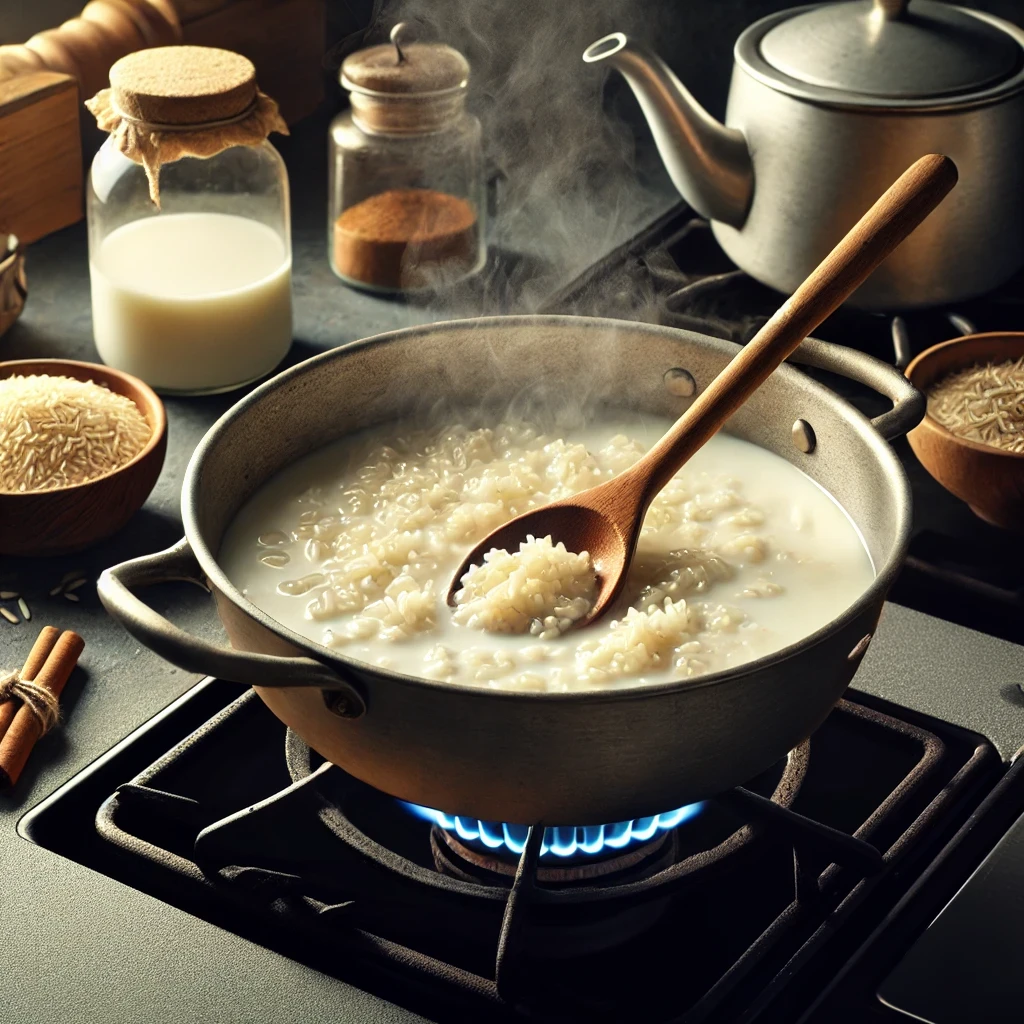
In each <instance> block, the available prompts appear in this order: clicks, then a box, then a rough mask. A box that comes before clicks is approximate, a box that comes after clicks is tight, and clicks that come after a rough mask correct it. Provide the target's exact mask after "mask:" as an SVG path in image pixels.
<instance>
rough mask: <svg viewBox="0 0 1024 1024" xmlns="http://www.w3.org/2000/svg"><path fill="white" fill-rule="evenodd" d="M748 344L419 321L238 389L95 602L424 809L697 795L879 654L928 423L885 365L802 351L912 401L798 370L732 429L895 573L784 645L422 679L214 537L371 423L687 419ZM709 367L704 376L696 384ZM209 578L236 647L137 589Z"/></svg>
mask: <svg viewBox="0 0 1024 1024" xmlns="http://www.w3.org/2000/svg"><path fill="white" fill-rule="evenodd" d="M736 351H737V346H736V345H734V344H733V343H731V342H727V341H722V340H719V339H717V338H710V337H706V336H704V335H701V334H695V333H691V332H688V331H679V330H672V329H670V328H665V327H654V326H648V325H645V324H637V323H626V322H621V321H615V320H599V319H586V318H576V317H557V316H537V317H495V318H489V319H480V320H465V321H456V322H452V323H442V324H433V325H429V326H423V327H412V328H408V329H406V330H401V331H394V332H391V333H389V334H382V335H380V336H378V337H376V338H370V339H369V340H366V341H362V342H358V343H356V344H352V345H346V346H343V347H342V348H339V349H335V350H333V351H330V352H326V353H324V354H323V355H320V356H316V357H315V358H313V359H310V360H308V361H307V362H305V363H301V364H300V365H298V366H295V367H293V368H292V369H290V370H287V371H285V372H284V373H281V374H280V375H278V376H277V377H275V378H273V379H272V380H270V381H268V382H267V383H265V384H263V385H262V386H261V387H258V388H256V389H255V391H253V392H252V393H251V394H250V395H249V396H248V397H246V398H244V399H242V401H240V402H239V403H238V404H237V405H236V406H234V407H233V408H232V409H231V410H229V411H228V412H227V413H226V414H225V415H224V416H223V417H221V419H220V420H219V421H218V422H217V423H216V424H215V425H214V426H213V427H212V428H211V429H210V431H209V432H208V433H207V435H206V437H205V438H204V439H203V441H202V442H201V444H200V445H199V447H198V448H197V449H196V452H195V454H194V455H193V457H192V461H191V463H190V464H189V468H188V471H187V473H186V477H185V482H184V487H183V491H182V515H183V519H184V522H185V534H186V536H185V539H183V540H182V541H181V542H179V543H178V544H177V545H175V546H174V547H173V548H171V549H170V550H168V551H164V552H160V553H159V554H155V555H149V556H146V557H144V558H138V559H134V560H132V561H130V562H125V563H123V564H121V565H118V566H115V567H114V568H112V569H108V570H107V571H106V572H105V573H104V574H103V575H102V576H101V578H100V581H99V593H100V597H101V598H102V600H103V603H104V604H105V605H106V607H107V609H108V610H109V611H110V612H111V613H112V614H113V615H114V616H116V617H117V618H118V619H120V620H121V621H122V622H123V623H124V625H125V626H126V627H127V628H128V630H129V631H130V632H131V633H132V634H133V635H134V636H136V637H137V638H138V639H139V640H141V641H142V642H143V643H145V644H146V645H147V646H148V647H150V648H152V649H153V650H154V651H156V652H157V653H158V654H161V655H162V656H163V657H165V658H167V659H168V660H169V661H172V662H173V663H174V664H176V665H178V666H180V667H181V668H184V669H186V670H188V671H192V672H201V673H207V674H210V675H214V676H219V677H221V678H225V679H231V680H235V681H237V682H242V683H249V684H252V685H253V686H254V687H255V688H256V690H257V692H258V693H259V695H260V696H261V697H262V698H263V700H264V701H265V702H266V704H267V705H268V706H269V707H270V709H271V710H272V711H273V712H274V713H275V714H276V715H277V716H278V717H279V718H280V719H282V720H283V721H284V722H286V723H287V724H288V725H289V726H291V727H292V728H293V729H294V730H295V731H296V732H297V733H298V734H299V735H300V736H302V737H303V738H304V739H305V740H306V741H307V742H308V743H309V744H310V745H311V746H312V747H313V748H314V749H316V750H318V751H319V752H320V753H321V754H323V755H324V756H325V757H326V758H328V759H329V760H331V761H333V762H334V763H335V764H337V765H340V766H341V767H342V768H343V769H344V770H345V771H347V772H349V773H351V774H352V775H354V776H356V777H357V778H359V779H362V780H363V781H364V782H367V783H369V784H370V785H371V786H374V787H376V788H377V789H380V790H383V791H384V792H386V793H391V794H394V795H395V796H398V797H401V798H403V799H405V800H410V801H413V802H414V803H418V804H424V805H426V806H428V807H436V808H440V809H442V810H445V811H448V812H451V813H455V814H465V815H472V816H474V817H477V818H481V819H483V820H488V821H508V822H515V823H523V824H533V823H545V824H559V825H564V824H573V825H587V824H602V823H607V822H614V821H623V820H628V819H631V818H635V817H639V816H644V815H648V814H655V813H658V812H660V811H664V810H665V809H666V808H672V807H680V806H682V805H684V804H687V803H691V802H693V801H696V800H699V799H702V798H704V797H708V796H710V795H713V794H714V793H717V792H720V791H722V790H724V789H727V788H729V787H731V786H735V785H738V784H740V783H741V782H743V781H744V780H746V779H749V778H751V777H752V776H754V775H756V774H757V773H758V772H760V771H762V770H763V769H765V768H766V767H768V766H769V765H771V764H772V763H774V762H775V761H776V760H777V759H778V758H780V757H781V756H783V755H784V754H786V753H787V752H788V751H789V750H790V749H792V748H793V747H794V746H796V745H797V744H798V743H800V742H801V741H802V740H803V739H804V738H806V737H807V736H809V735H810V733H811V732H812V731H813V730H814V729H815V728H816V727H817V726H818V725H819V724H820V723H821V722H822V721H823V719H824V718H825V716H826V715H827V714H828V712H829V710H830V709H831V708H832V706H833V704H834V703H835V702H836V701H837V700H838V699H839V697H840V696H841V695H842V693H843V691H844V690H845V688H846V686H847V684H848V683H849V681H850V678H851V677H852V675H853V673H854V671H855V669H856V667H857V664H858V662H859V660H860V658H861V656H862V655H863V654H864V651H865V650H866V648H867V644H868V641H869V640H870V637H871V634H872V633H873V631H874V629H875V623H876V621H877V619H878V615H879V612H880V610H881V606H882V601H883V599H884V597H885V593H886V591H887V589H888V588H889V586H890V584H891V583H892V581H893V579H894V577H895V575H896V572H897V570H898V568H899V566H900V563H901V561H902V559H903V554H904V547H905V544H906V541H907V536H908V531H909V528H910V521H911V515H910V495H909V488H908V485H907V482H906V478H905V477H904V474H903V470H902V468H901V466H900V463H899V461H898V459H897V458H896V456H895V455H894V454H893V452H892V450H891V449H890V447H889V446H888V445H887V444H886V443H885V440H884V439H885V438H891V437H894V436H896V435H897V434H901V433H903V432H904V431H906V430H907V429H909V428H910V427H912V426H913V425H914V424H916V423H917V422H918V421H919V420H920V418H921V416H922V414H923V399H922V397H921V395H920V394H919V393H918V392H917V391H915V389H914V388H913V387H912V386H911V385H910V384H909V383H908V382H907V381H906V379H905V378H904V377H903V376H902V375H900V374H899V373H897V372H896V371H895V370H893V369H892V368H891V367H887V366H886V365H885V364H883V363H881V362H878V361H877V360H875V359H872V358H871V357H869V356H866V355H864V354H862V353H860V352H855V351H853V350H850V349H844V348H840V347H838V346H832V345H827V344H825V343H824V342H819V341H807V342H805V343H804V345H803V346H802V347H801V349H800V350H798V358H799V359H800V360H802V361H804V362H807V363H810V364H813V365H816V366H820V367H824V368H826V369H828V370H832V371H834V372H837V373H843V374H846V375H847V376H850V377H853V378H856V379H858V380H861V381H863V382H865V383H867V384H869V385H871V386H872V387H874V388H875V389H876V390H880V391H881V392H883V393H884V394H886V395H888V396H889V397H890V398H892V399H893V401H894V403H895V404H894V408H893V410H892V411H891V412H889V413H887V414H885V415H884V416H881V417H879V418H878V419H877V420H875V421H873V422H869V421H868V420H867V419H865V418H864V417H863V416H862V415H861V414H860V413H858V412H857V411H856V410H855V409H853V408H852V407H851V406H849V405H848V404H847V403H846V402H844V401H843V400H841V399H840V398H838V397H836V396H835V395H834V394H833V393H832V392H830V391H829V390H828V389H827V388H825V387H824V386H823V385H821V384H819V383H817V382H815V381H814V380H812V379H811V378H809V377H807V376H806V375H804V374H802V373H800V372H799V371H797V370H795V369H793V368H792V367H789V366H783V367H781V368H780V369H779V370H778V371H777V372H776V373H774V374H773V375H772V376H771V377H770V378H769V379H768V381H767V382H766V383H765V384H764V385H763V386H762V387H761V388H760V390H759V391H757V392H756V393H755V394H754V396H753V397H752V398H751V399H750V400H749V402H748V403H747V404H746V405H745V406H744V407H743V408H742V409H740V410H739V412H737V413H736V415H735V416H734V417H733V418H732V419H731V420H730V421H729V425H728V429H729V431H730V432H732V433H734V434H737V435H738V436H740V437H743V438H746V439H748V440H750V441H753V442H755V443H756V444H759V445H761V446H762V447H764V448H767V449H769V450H771V451H774V452H776V453H777V454H779V455H781V456H782V457H783V458H785V459H786V460H788V461H789V462H791V463H793V464H794V465H795V466H797V467H799V468H800V469H802V470H803V471H804V472H806V473H807V474H808V475H810V476H811V477H812V478H813V479H815V480H816V481H818V482H819V483H820V484H821V485H822V486H823V487H825V488H826V489H827V490H828V491H830V492H831V493H832V494H833V495H834V496H835V497H836V498H837V499H838V500H839V501H840V502H841V503H842V504H843V506H844V507H845V509H846V510H847V512H848V513H849V514H850V515H851V516H852V517H853V520H854V521H855V522H856V523H857V525H858V526H859V528H860V530H861V531H862V533H863V535H864V539H865V541H866V543H867V546H868V549H869V551H870V553H871V557H872V559H873V561H874V564H875V566H876V568H877V576H876V578H875V580H874V582H873V583H872V585H871V587H870V588H869V589H868V590H867V591H866V592H865V593H864V594H863V595H862V596H861V597H860V599H859V600H858V601H857V602H856V603H855V604H854V605H853V606H852V607H850V608H849V609H848V610H847V611H846V612H845V613H844V614H843V615H841V616H840V617H839V618H837V619H836V620H835V621H833V622H832V623H830V624H829V625H828V626H827V627H825V628H823V629H821V630H819V631H818V632H817V633H815V634H813V635H812V636H808V637H807V638H806V639H805V640H803V641H801V642H800V643H798V644H795V645H793V646H791V647H789V648H786V649H785V650H783V651H780V652H778V653H776V654H774V655H772V656H770V657H766V658H762V659H760V660H758V661H755V662H752V663H750V664H748V665H744V666H742V667H741V668H738V669H735V670H732V671H729V672H723V673H717V674H714V675H709V676H706V677H704V678H700V679H697V680H696V681H686V682H668V683H662V684H658V685H653V686H648V687H644V688H635V689H622V690H613V691H597V690H595V691H593V692H585V693H568V694H563V693H556V694H537V693H509V692H502V691H498V690H488V689H483V688H480V687H474V686H465V685H455V684H451V683H444V682H436V681H428V680H424V679H416V678H412V677H410V676H405V675H401V674H399V673H396V672H392V671H389V670H385V669H381V668H377V667H375V666H371V665H366V664H364V663H361V662H357V661H353V660H352V659H349V658H346V657H344V656H342V655H339V654H337V653H335V652H334V651H330V650H328V649H327V648H325V647H321V646H320V645H319V644H316V643H314V642H312V641H310V640H307V639H305V638H303V637H301V636H299V635H298V634H297V633H295V632H293V631H291V630H290V629H288V628H286V627H285V626H283V625H281V624H280V623H278V622H276V621H274V620H273V619H272V618H270V616H268V615H267V614H265V613H264V612H262V611H261V610H260V609H259V608H257V607H255V606H254V605H252V604H251V603H250V602H249V601H247V600H246V599H245V598H244V597H243V596H242V594H241V593H239V591H238V590H236V589H235V587H234V586H232V584H231V583H230V581H229V580H228V579H227V577H226V576H225V575H224V572H223V570H222V569H221V567H220V565H219V564H218V562H217V550H218V546H219V544H220V541H221V537H222V536H223V534H224V531H225V528H226V527H227V525H228V524H229V523H230V522H231V520H232V518H233V517H234V515H235V512H236V511H237V509H238V508H239V506H240V505H241V504H242V503H243V502H244V501H245V500H246V499H247V498H248V497H249V496H250V495H251V494H252V493H253V491H254V490H256V489H257V488H258V487H259V486H260V485H261V484H262V483H263V482H264V481H265V480H267V479H268V478H269V477H271V476H272V475H273V474H274V473H276V472H277V471H278V470H279V469H281V468H282V467H283V466H286V465H288V464H290V463H292V462H293V461H294V460H295V459H297V458H299V457H301V456H302V455H304V454H306V453H307V452H310V451H312V450H314V449H317V448H319V447H321V446H322V445H324V444H326V443H327V442H329V441H331V440H333V439H335V438H337V437H339V436H342V435H344V434H347V433H350V432H352V431H354V430H357V429H359V428H362V427H368V426H372V425H376V424H380V423H386V422H388V421H391V420H394V419H397V418H400V417H402V416H404V415H408V413H409V410H410V409H414V408H417V407H423V406H426V407H430V406H432V405H434V404H435V403H436V402H437V400H439V399H442V398H444V399H447V400H448V401H449V402H450V403H451V404H452V405H453V406H454V407H459V406H461V407H463V408H465V407H467V406H468V407H479V406H481V405H482V404H483V405H484V406H485V407H490V406H492V405H493V406H495V407H496V413H498V412H501V411H503V410H504V409H505V408H507V406H508V400H509V398H510V396H516V399H517V402H519V401H521V400H523V398H524V397H525V398H526V399H527V400H535V401H541V402H547V401H551V400H554V401H560V402H564V401H566V400H567V399H566V396H579V399H580V404H581V405H584V407H585V408H587V409H595V410H596V411H595V413H594V415H600V407H601V406H602V405H604V406H606V407H607V406H609V405H610V406H621V407H625V408H629V409H639V410H642V411H645V412H649V413H652V414H658V415H663V416H670V417H675V416H678V415H679V414H680V413H681V412H682V410H683V408H684V407H685V406H686V405H687V404H688V403H689V401H691V397H686V395H687V394H688V395H690V396H692V394H693V393H694V386H695V387H696V389H697V390H698V391H699V390H700V389H701V388H702V387H703V386H704V385H706V384H707V383H708V382H709V381H710V380H711V379H712V378H713V377H714V376H715V375H716V374H717V373H718V372H719V371H720V370H721V369H722V368H723V367H724V366H725V365H726V363H727V362H728V361H729V360H730V359H731V358H732V357H733V356H734V355H735V353H736ZM694 382H695V384H694ZM169 579H186V580H193V581H195V582H197V583H198V582H203V581H207V583H208V585H209V587H210V589H211V590H212V592H213V595H214V597H215V599H216V603H217V609H218V611H219V613H220V618H221V621H222V622H223V623H224V626H225V628H226V629H227V632H228V635H229V637H230V638H231V642H232V645H233V646H234V648H236V650H234V651H230V650H228V649H226V648H219V647H217V646H215V645H212V644H208V643H205V642H203V641H200V640H197V639H195V638H193V637H190V636H188V635H187V634H186V633H184V632H182V631H181V630H179V629H178V628H176V627H175V626H173V625H171V623H169V622H168V621H167V620H166V619H164V618H162V617H161V616H160V615H158V614H157V613H156V612H155V611H153V610H152V609H150V608H149V607H147V606H146V605H145V604H143V603H142V602H141V601H140V600H139V599H138V598H137V597H135V596H134V595H133V594H132V593H131V592H130V588H134V587H138V586H142V585H145V584H151V583H157V582H160V581H163V580H169Z"/></svg>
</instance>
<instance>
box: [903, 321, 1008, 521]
mask: <svg viewBox="0 0 1024 1024" xmlns="http://www.w3.org/2000/svg"><path fill="white" fill-rule="evenodd" d="M907 377H908V378H909V380H910V382H911V383H912V384H913V385H914V386H915V387H917V388H919V389H920V390H921V391H923V392H924V393H925V395H926V396H927V400H928V414H927V415H926V416H925V418H924V419H923V420H922V421H921V423H920V425H919V426H917V427H916V428H915V429H914V430H912V431H911V432H910V433H909V435H908V440H909V441H910V446H911V448H913V450H914V454H915V455H916V456H917V457H918V459H919V460H920V462H921V464H922V465H923V466H924V467H925V469H927V470H928V472H929V473H930V474H931V475H932V476H933V477H934V478H935V479H936V480H937V481H938V482H939V483H940V484H942V486H943V487H945V488H946V490H948V491H949V492H950V493H951V494H954V495H956V497H958V498H960V499H961V500H962V501H965V502H967V504H968V505H969V506H970V507H971V509H972V511H973V512H974V513H975V514H976V515H978V516H980V517H981V518H982V519H984V520H986V521H987V522H989V523H992V524H993V525H995V526H1000V527H1003V528H1004V529H1010V530H1024V332H992V333H989V334H970V335H967V336H965V337H963V338H954V339H953V340H951V341H945V342H942V344H940V345H934V346H932V348H929V349H926V350H925V351H924V352H922V353H921V354H920V355H919V356H918V357H917V358H916V359H915V360H914V361H913V362H912V363H911V364H910V365H909V366H908V367H907Z"/></svg>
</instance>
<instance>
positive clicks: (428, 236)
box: [334, 188, 479, 290]
mask: <svg viewBox="0 0 1024 1024" xmlns="http://www.w3.org/2000/svg"><path fill="white" fill-rule="evenodd" d="M478 232H479V229H478V224H477V216H476V211H475V210H474V209H473V206H472V205H471V204H470V203H468V202H467V201H466V200H465V199H461V198H459V197H458V196H453V195H448V194H447V193H446V192H436V191H434V190H433V189H426V188H400V189H389V190H387V191H386V192H378V193H377V194H376V195H373V196H370V197H369V198H368V199H364V200H363V201H362V202H360V203H356V204H355V205H354V206H350V207H349V208H348V209H347V210H345V211H344V212H343V213H342V214H341V216H340V217H338V219H337V220H336V221H335V223H334V267H335V270H336V271H337V272H338V273H339V274H340V275H341V276H342V277H345V278H348V279H349V280H350V281H354V282H359V283H361V284H364V285H368V286H369V287H372V288H381V289H388V290H401V289H407V288H425V287H431V286H436V285H439V284H444V283H450V282H452V281H455V280H458V279H459V278H461V277H465V276H466V275H467V274H469V273H470V272H472V270H473V269H474V266H475V265H476V261H477V253H478V245H479V239H478Z"/></svg>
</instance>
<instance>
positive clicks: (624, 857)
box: [285, 730, 810, 902]
mask: <svg viewBox="0 0 1024 1024" xmlns="http://www.w3.org/2000/svg"><path fill="white" fill-rule="evenodd" d="M809 751H810V741H809V740H808V741H805V742H804V743H803V744H801V745H800V746H799V747H797V748H796V749H794V750H793V751H791V752H790V753H789V754H788V755H787V756H786V757H785V758H783V759H781V760H780V761H779V762H778V763H777V764H775V765H774V766H772V767H771V768H769V769H768V770H766V771H765V772H762V773H761V774H760V775H759V776H758V777H757V778H756V779H753V780H751V782H750V783H749V784H748V789H749V791H750V794H751V799H754V800H760V801H763V802H764V803H766V804H769V805H770V806H773V807H775V808H777V809H779V810H782V811H785V810H787V809H788V808H790V807H792V805H793V802H794V801H795V800H796V797H797V795H798V793H799V792H800V787H801V784H802V783H803V780H804V777H805V776H806V774H807V770H808V763H809V756H810V755H809ZM285 760H286V763H287V766H288V773H289V776H290V777H291V779H292V781H293V783H295V784H296V785H298V784H301V783H305V782H306V781H307V780H309V781H315V784H316V792H317V794H318V796H319V798H320V799H321V800H322V801H323V806H322V808H321V810H320V818H321V820H322V821H323V823H324V824H325V825H326V826H327V827H328V828H329V829H330V830H331V831H332V832H334V833H335V835H337V836H338V837H339V838H341V839H342V840H343V841H344V842H346V843H352V842H358V843H372V844H374V845H376V843H377V842H383V843H384V844H385V845H387V844H388V843H390V844H391V845H392V846H395V845H396V844H397V845H399V846H400V847H401V848H402V849H407V848H408V847H409V846H410V845H411V844H413V843H414V841H415V836H416V834H417V832H418V830H417V829H416V827H415V826H416V823H417V822H421V821H422V822H429V823H430V824H431V828H430V829H429V831H428V832H427V835H428V837H429V849H430V853H431V862H432V864H433V866H434V867H435V868H436V870H437V871H438V872H439V873H440V874H441V875H443V876H447V877H450V878H454V879H459V880H461V881H465V882H472V883H475V884H478V885H484V886H488V887H493V886H499V887H502V888H507V887H508V886H509V885H511V884H512V880H513V878H514V877H515V874H516V870H517V867H518V865H519V863H520V862H521V860H522V857H523V855H524V853H525V850H526V847H527V843H528V841H529V836H530V833H531V831H532V830H531V829H530V828H529V827H528V826H525V825H510V824H495V823H488V822H481V821H479V820H478V819H475V818H468V817H465V816H460V815H450V814H446V813H444V812H440V811H433V810H430V809H429V808H425V807H420V806H418V805H416V804H410V803H407V802H405V801H403V800H395V799H392V798H389V797H385V796H384V795H383V794H378V793H376V792H375V791H374V790H371V789H370V787H368V786H364V785H363V784H362V783H359V782H357V781H356V780H354V779H352V778H351V777H350V776H347V775H346V774H345V773H344V772H342V771H340V770H339V769H336V768H332V767H330V766H327V765H325V764H324V762H323V759H322V758H321V757H320V756H319V755H318V754H316V753H315V752H314V751H312V750H311V749H310V747H309V746H308V745H307V744H306V743H305V742H304V741H303V740H302V739H301V738H300V737H299V736H297V735H296V734H295V733H294V732H292V731H291V730H288V733H287V736H286V740H285ZM314 775H316V776H317V778H316V780H313V779H312V776H314ZM706 806H707V805H706V804H705V803H697V804H690V805H688V806H686V807H682V808H680V809H678V810H676V811H670V812H667V813H665V814H659V815H654V816H652V817H646V818H638V819H634V820H632V821H627V822H620V823H618V824H613V825H599V826H592V827H587V826H578V827H561V828H560V827H550V828H545V829H543V830H540V833H539V834H540V835H541V836H542V838H541V845H540V848H539V853H538V861H539V862H538V865H537V875H536V877H537V880H538V881H540V882H544V883H545V884H551V885H554V886H573V885H578V884H581V883H595V884H597V883H599V885H600V888H599V889H597V888H595V889H594V890H593V891H592V898H594V899H596V900H598V901H599V902H600V901H601V900H605V899H612V898H614V897H615V896H616V895H617V893H618V889H619V887H621V886H624V885H626V884H630V885H632V884H635V883H640V882H643V881H644V880H646V879H649V878H650V877H651V876H653V875H655V874H657V873H659V872H661V871H663V870H667V869H670V870H671V872H672V875H673V877H677V878H683V877H686V876H689V875H695V874H697V873H699V872H701V871H702V870H704V869H707V868H710V867H712V866H713V865H716V864H718V863H719V862H720V861H723V860H725V859H727V858H728V857H730V856H731V855H734V854H737V853H738V852H739V851H741V850H743V849H744V848H746V847H747V846H749V845H751V844H752V843H753V842H754V840H755V839H756V838H757V836H758V835H759V834H760V829H759V828H758V827H757V826H755V825H753V824H751V823H745V822H744V817H745V815H744V811H743V810H742V809H737V810H734V811H731V812H730V811H724V809H723V808H720V807H716V808H715V809H714V813H710V814H707V815H705V814H704V813H703V812H704V811H705V808H706ZM396 812H399V813H398V814H397V815H396ZM399 840H400V842H399ZM396 852H397V851H396Z"/></svg>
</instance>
